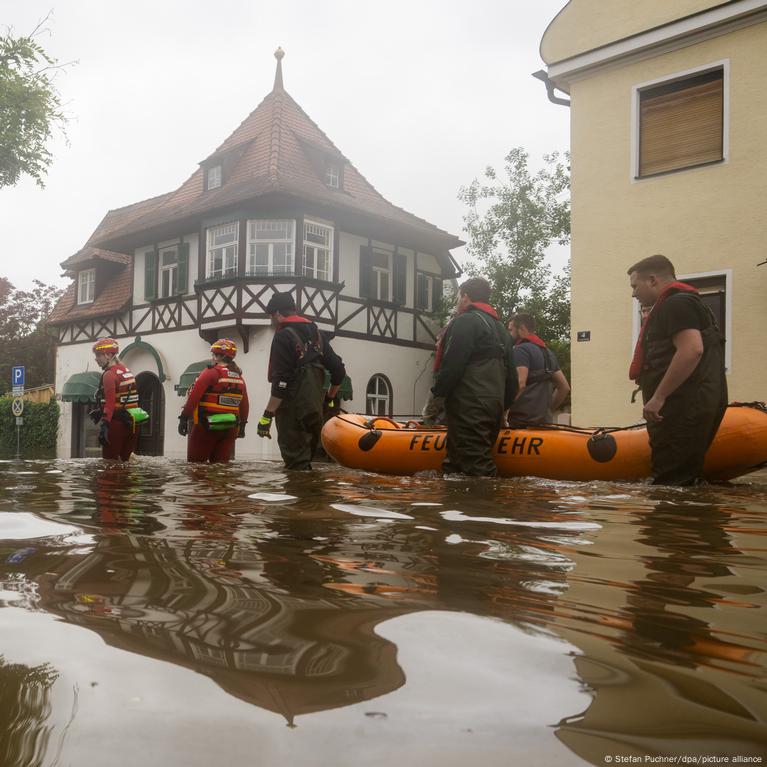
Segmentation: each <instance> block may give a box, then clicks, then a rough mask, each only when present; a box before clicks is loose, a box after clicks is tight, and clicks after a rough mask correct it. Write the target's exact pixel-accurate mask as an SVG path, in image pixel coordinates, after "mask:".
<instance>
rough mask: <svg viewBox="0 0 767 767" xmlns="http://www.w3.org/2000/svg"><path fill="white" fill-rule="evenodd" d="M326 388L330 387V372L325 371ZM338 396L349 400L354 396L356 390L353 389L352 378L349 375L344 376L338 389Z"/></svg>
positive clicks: (324, 386)
mask: <svg viewBox="0 0 767 767" xmlns="http://www.w3.org/2000/svg"><path fill="white" fill-rule="evenodd" d="M323 388H324V389H329V388H330V373H328V371H327V370H326V371H325V383H324V385H323ZM338 396H339V397H340V398H341V399H345V400H349V399H353V398H354V392H353V391H352V379H351V378H349V376H344V380H343V381H341V386H340V387H339V389H338Z"/></svg>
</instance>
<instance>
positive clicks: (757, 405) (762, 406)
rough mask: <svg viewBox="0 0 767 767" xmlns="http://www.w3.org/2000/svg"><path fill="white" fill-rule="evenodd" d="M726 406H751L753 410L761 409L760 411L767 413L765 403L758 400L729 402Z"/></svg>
mask: <svg viewBox="0 0 767 767" xmlns="http://www.w3.org/2000/svg"><path fill="white" fill-rule="evenodd" d="M728 407H751V408H754V410H761V411H762V413H767V405H766V404H765V403H764V402H759V401H758V400H756V401H754V402H730V404H729V405H728Z"/></svg>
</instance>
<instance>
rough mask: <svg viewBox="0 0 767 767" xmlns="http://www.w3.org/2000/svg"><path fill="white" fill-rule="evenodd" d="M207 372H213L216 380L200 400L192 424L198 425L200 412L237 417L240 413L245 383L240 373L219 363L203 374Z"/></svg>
mask: <svg viewBox="0 0 767 767" xmlns="http://www.w3.org/2000/svg"><path fill="white" fill-rule="evenodd" d="M209 370H213V371H215V373H216V374H217V378H216V379H215V380H214V383H212V384H211V385H210V386H208V388H207V389H206V390H205V394H203V395H202V397H201V398H200V404H199V405H198V406H197V407H196V408H195V411H194V423H199V418H200V411H202V412H203V413H204V414H205V415H215V414H216V413H234V415H239V413H240V404H241V403H242V397H243V393H244V391H245V382H244V381H243V380H242V376H241V375H240V373H235V372H234V371H233V370H229V368H228V367H227V366H226V365H224V364H221V363H219V364H218V365H214V366H213V367H212V368H207V369H206V371H205V372H206V373H208V371H209ZM208 375H209V373H208Z"/></svg>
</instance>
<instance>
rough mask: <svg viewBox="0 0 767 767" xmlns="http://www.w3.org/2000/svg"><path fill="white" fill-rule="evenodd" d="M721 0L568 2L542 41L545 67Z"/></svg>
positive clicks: (598, 0)
mask: <svg viewBox="0 0 767 767" xmlns="http://www.w3.org/2000/svg"><path fill="white" fill-rule="evenodd" d="M717 5H726V3H724V2H722V0H609V2H605V0H570V2H569V3H568V4H567V5H566V6H565V7H564V8H562V10H561V11H560V12H559V13H558V14H557V15H556V17H555V18H554V20H553V21H552V22H551V24H549V26H548V29H547V30H546V32H545V33H544V35H543V39H542V40H541V58H542V59H543V60H544V61H545V62H546V63H547V64H553V63H554V62H556V61H562V60H563V59H568V58H570V57H571V56H576V55H577V54H579V53H585V52H586V51H590V50H593V49H594V48H599V47H600V46H602V45H607V44H608V43H612V42H615V41H616V40H622V39H623V38H624V37H630V36H631V35H636V34H638V33H639V32H644V31H646V30H648V29H653V28H655V27H658V26H661V25H662V24H668V23H669V22H672V21H676V20H677V19H683V18H684V17H685V16H691V15H692V14H694V13H700V12H701V11H706V10H708V9H710V8H714V7H716V6H717Z"/></svg>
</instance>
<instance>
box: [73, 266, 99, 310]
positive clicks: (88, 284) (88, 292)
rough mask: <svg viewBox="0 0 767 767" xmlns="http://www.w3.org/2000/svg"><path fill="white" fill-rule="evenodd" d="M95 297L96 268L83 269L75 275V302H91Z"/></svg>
mask: <svg viewBox="0 0 767 767" xmlns="http://www.w3.org/2000/svg"><path fill="white" fill-rule="evenodd" d="M95 299H96V270H95V269H83V270H82V271H81V272H79V273H78V275H77V303H78V304H92V303H93V302H94V300H95Z"/></svg>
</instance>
